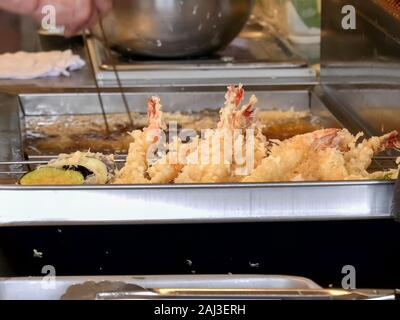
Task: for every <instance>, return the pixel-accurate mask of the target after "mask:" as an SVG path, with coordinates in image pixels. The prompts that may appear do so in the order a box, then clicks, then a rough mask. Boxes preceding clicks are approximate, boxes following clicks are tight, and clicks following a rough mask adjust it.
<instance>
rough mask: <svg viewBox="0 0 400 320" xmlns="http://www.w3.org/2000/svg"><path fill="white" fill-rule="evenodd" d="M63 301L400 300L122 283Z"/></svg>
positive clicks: (90, 287)
mask: <svg viewBox="0 0 400 320" xmlns="http://www.w3.org/2000/svg"><path fill="white" fill-rule="evenodd" d="M61 299H62V300H82V299H83V300H199V299H200V300H201V299H207V300H398V299H399V292H398V291H397V290H379V291H378V290H351V291H348V290H343V289H322V288H321V289H272V288H269V289H268V288H249V289H239V288H238V289H235V288H231V289H227V288H221V289H217V288H207V289H204V288H201V289H200V288H198V289H196V288H151V289H149V288H144V287H142V286H138V285H132V284H125V283H122V282H108V281H104V282H101V283H94V282H86V283H83V284H78V285H73V286H71V287H70V288H69V289H68V290H67V292H66V293H65V294H64V295H63V296H62V298H61Z"/></svg>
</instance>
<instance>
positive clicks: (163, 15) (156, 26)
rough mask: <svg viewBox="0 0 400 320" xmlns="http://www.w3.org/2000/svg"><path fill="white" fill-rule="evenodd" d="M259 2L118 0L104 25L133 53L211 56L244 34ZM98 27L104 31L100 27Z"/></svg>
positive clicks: (111, 39) (111, 36)
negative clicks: (241, 33)
mask: <svg viewBox="0 0 400 320" xmlns="http://www.w3.org/2000/svg"><path fill="white" fill-rule="evenodd" d="M253 4H254V1H253V0H214V1H199V0H185V1H181V0H170V1H158V0H114V6H113V10H112V11H111V13H110V14H109V15H108V16H107V17H106V18H105V19H104V23H103V25H104V29H105V31H106V34H107V38H108V39H109V43H110V45H111V46H117V47H118V48H119V49H118V50H119V51H122V52H126V53H128V54H136V55H144V56H150V57H161V58H176V57H187V56H199V55H207V54H209V53H210V52H213V51H215V50H218V49H219V48H222V47H224V46H226V45H227V44H229V42H231V41H232V40H233V39H234V38H235V37H236V36H237V35H238V34H239V32H240V30H241V29H242V28H243V26H244V25H245V23H246V22H247V20H248V17H249V15H250V13H251V11H252V9H253ZM94 32H95V33H97V34H100V35H101V31H99V28H98V27H95V28H94Z"/></svg>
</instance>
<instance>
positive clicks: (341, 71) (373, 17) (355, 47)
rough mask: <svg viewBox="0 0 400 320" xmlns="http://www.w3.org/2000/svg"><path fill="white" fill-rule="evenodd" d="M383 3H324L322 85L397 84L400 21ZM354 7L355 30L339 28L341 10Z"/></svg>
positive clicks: (340, 0) (355, 0) (380, 0)
mask: <svg viewBox="0 0 400 320" xmlns="http://www.w3.org/2000/svg"><path fill="white" fill-rule="evenodd" d="M387 3H388V1H384V0H365V1H359V0H338V1H324V3H323V10H322V15H323V17H322V29H323V32H322V45H321V65H322V68H321V76H322V81H323V82H325V83H328V82H329V83H331V82H335V83H342V84H343V83H350V82H358V83H366V82H367V83H398V82H399V78H400V71H399V70H400V58H399V57H400V40H399V38H398V34H399V30H400V19H399V18H398V16H396V15H394V14H393V10H389V9H388V6H387ZM345 5H353V6H354V7H355V8H356V12H357V26H356V29H355V30H344V29H343V28H342V19H343V17H344V15H343V14H342V8H343V7H344V6H345Z"/></svg>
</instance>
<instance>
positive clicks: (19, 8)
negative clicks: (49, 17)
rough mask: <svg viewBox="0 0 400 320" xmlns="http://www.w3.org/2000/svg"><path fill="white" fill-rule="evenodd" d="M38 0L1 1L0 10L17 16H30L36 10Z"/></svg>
mask: <svg viewBox="0 0 400 320" xmlns="http://www.w3.org/2000/svg"><path fill="white" fill-rule="evenodd" d="M38 6H39V0H1V1H0V9H3V10H7V11H11V12H13V13H17V14H32V13H34V12H35V11H36V10H37V7H38Z"/></svg>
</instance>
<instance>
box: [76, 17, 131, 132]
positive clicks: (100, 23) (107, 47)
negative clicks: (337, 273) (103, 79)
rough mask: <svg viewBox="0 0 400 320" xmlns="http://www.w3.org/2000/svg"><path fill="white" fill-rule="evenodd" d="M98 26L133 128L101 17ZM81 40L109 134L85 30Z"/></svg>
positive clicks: (107, 130)
mask: <svg viewBox="0 0 400 320" xmlns="http://www.w3.org/2000/svg"><path fill="white" fill-rule="evenodd" d="M97 14H98V15H99V17H100V13H99V12H97ZM99 27H100V30H101V36H102V39H99V40H100V41H103V42H104V46H105V48H106V53H107V56H108V59H109V60H110V62H111V64H112V67H113V70H114V74H115V79H116V80H117V85H118V89H119V92H120V94H121V97H122V101H123V103H124V107H125V111H126V114H127V116H128V119H129V125H130V129H133V119H132V115H131V112H130V108H129V104H128V99H127V98H126V95H125V92H124V90H123V87H122V82H121V79H120V77H119V74H118V70H117V67H116V63H115V60H114V57H113V55H112V52H111V48H110V45H109V41H108V38H107V35H106V33H105V31H104V26H103V21H102V19H100V20H99ZM83 40H84V45H85V48H86V52H87V56H88V59H89V64H90V69H91V72H92V76H93V80H94V83H95V86H96V92H97V97H98V99H99V104H100V108H101V113H102V115H103V119H104V124H105V129H106V133H107V135H108V134H110V126H109V124H108V120H107V113H106V111H105V107H104V101H103V98H102V95H101V89H100V85H99V81H98V79H97V76H96V69H95V65H94V61H93V59H92V55H91V54H90V50H89V46H88V40H87V34H86V31H84V32H83Z"/></svg>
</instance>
